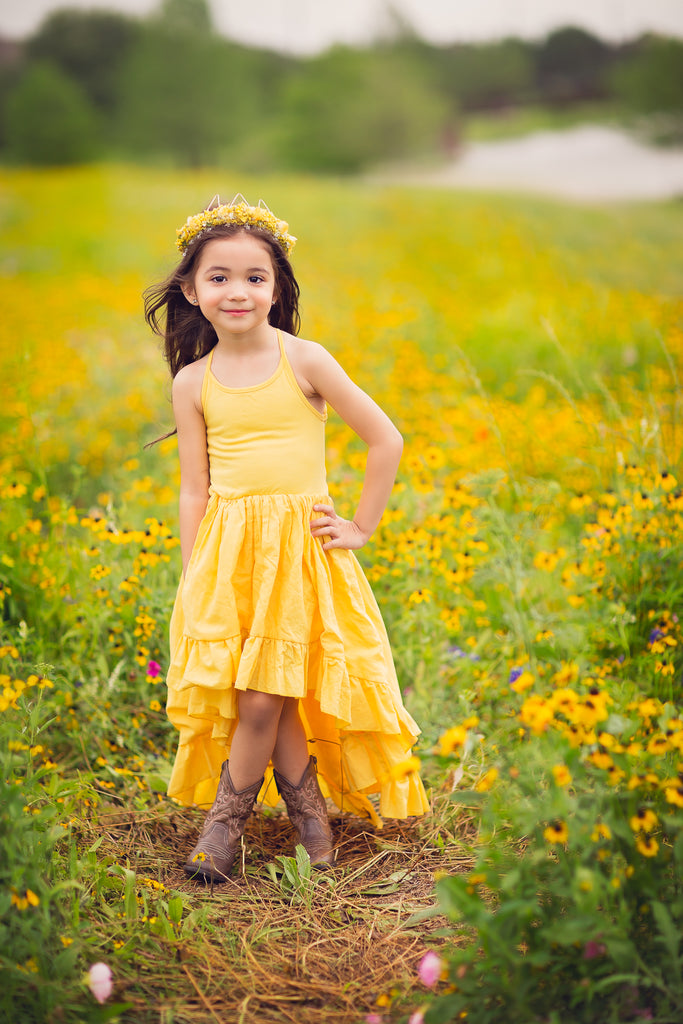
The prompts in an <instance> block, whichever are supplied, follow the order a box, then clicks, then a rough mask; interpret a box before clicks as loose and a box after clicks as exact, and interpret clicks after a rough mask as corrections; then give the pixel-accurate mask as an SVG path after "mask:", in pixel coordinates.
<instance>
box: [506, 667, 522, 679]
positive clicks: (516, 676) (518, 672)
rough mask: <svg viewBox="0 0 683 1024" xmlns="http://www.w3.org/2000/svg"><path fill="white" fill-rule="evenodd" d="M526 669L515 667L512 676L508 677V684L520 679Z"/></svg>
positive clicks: (511, 670)
mask: <svg viewBox="0 0 683 1024" xmlns="http://www.w3.org/2000/svg"><path fill="white" fill-rule="evenodd" d="M523 671H524V669H523V668H522V666H521V665H513V666H512V668H511V669H510V675H509V676H508V682H509V683H514V681H515V679H519V677H520V676H521V674H522V672H523Z"/></svg>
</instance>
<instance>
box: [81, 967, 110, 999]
mask: <svg viewBox="0 0 683 1024" xmlns="http://www.w3.org/2000/svg"><path fill="white" fill-rule="evenodd" d="M87 984H88V988H89V989H90V991H91V992H92V994H93V995H94V997H95V999H96V1000H97V1002H98V1003H104V1002H106V1001H107V999H109V996H110V995H111V990H112V988H113V984H112V978H111V968H110V967H108V966H107V964H103V963H99V964H93V965H92V967H91V968H90V970H89V971H88V974H87Z"/></svg>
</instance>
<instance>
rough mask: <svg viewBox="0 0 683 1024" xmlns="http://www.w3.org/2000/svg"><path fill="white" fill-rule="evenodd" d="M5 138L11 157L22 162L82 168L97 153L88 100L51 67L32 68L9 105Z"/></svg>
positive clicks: (93, 117)
mask: <svg viewBox="0 0 683 1024" xmlns="http://www.w3.org/2000/svg"><path fill="white" fill-rule="evenodd" d="M5 137H6V141H7V149H8V152H9V153H10V154H11V156H12V158H13V159H14V160H16V161H18V162H21V163H29V164H31V163H32V164H74V163H83V162H84V161H86V160H89V159H91V158H92V157H93V156H94V155H95V154H96V152H97V149H98V136H97V122H96V119H95V115H94V112H93V109H92V107H91V105H90V103H89V102H88V99H87V97H86V96H85V94H84V93H83V92H82V90H81V89H80V88H79V87H78V85H76V83H75V82H73V81H72V80H71V79H69V78H67V77H66V75H64V73H63V72H62V71H60V70H59V69H58V68H57V67H55V66H54V65H52V64H50V63H47V62H41V63H36V64H31V65H30V66H29V67H28V69H27V70H26V73H25V74H24V75H23V77H22V78H21V81H20V82H19V84H18V85H17V87H16V89H15V90H14V92H13V93H12V94H11V96H10V97H9V99H8V100H7V105H6V108H5Z"/></svg>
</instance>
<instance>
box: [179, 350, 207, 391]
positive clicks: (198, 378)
mask: <svg viewBox="0 0 683 1024" xmlns="http://www.w3.org/2000/svg"><path fill="white" fill-rule="evenodd" d="M209 355H210V353H208V354H207V355H205V356H202V357H201V359H195V361H194V362H193V363H188V364H187V365H186V366H183V367H182V368H181V369H180V370H178V372H177V374H176V375H175V377H174V378H173V386H172V387H173V395H174V396H177V397H181V396H184V395H185V396H192V397H196V396H197V394H199V395H201V391H202V382H203V380H204V373H205V371H206V364H207V363H208V361H209Z"/></svg>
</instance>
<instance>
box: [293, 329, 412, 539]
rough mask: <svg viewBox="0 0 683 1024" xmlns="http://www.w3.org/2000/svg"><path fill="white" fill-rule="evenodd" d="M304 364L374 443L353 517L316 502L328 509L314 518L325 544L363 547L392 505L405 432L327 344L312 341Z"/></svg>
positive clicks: (314, 382) (340, 409)
mask: <svg viewBox="0 0 683 1024" xmlns="http://www.w3.org/2000/svg"><path fill="white" fill-rule="evenodd" d="M301 365H302V369H303V370H304V371H305V373H306V377H307V379H308V381H309V382H310V384H311V385H312V387H313V388H315V391H316V392H317V394H319V395H321V396H322V397H323V398H324V399H325V401H326V402H327V403H328V404H329V405H331V406H332V408H333V409H334V410H335V412H337V413H338V414H339V415H340V416H341V418H342V419H343V420H344V422H345V423H347V424H348V426H350V427H351V429H352V430H353V431H355V433H356V434H358V436H359V437H360V438H361V440H363V441H365V443H366V444H367V446H368V457H367V463H366V466H365V479H364V481H363V490H362V492H361V496H360V501H359V502H358V507H357V508H356V512H355V515H354V517H353V519H352V520H351V521H349V520H346V519H342V518H341V516H338V515H337V514H336V513H335V511H334V508H333V507H332V506H331V505H315V506H314V508H315V510H316V511H319V512H324V513H325V514H324V515H323V516H321V518H320V519H315V520H313V522H312V523H311V532H312V533H313V535H314V536H315V537H325V536H327V537H328V538H329V539H328V540H326V542H325V543H324V544H323V548H324V549H325V550H328V549H330V548H360V547H362V546H363V544H365V543H366V541H367V540H369V538H370V537H371V535H372V534H373V532H374V531H375V529H376V527H377V526H378V524H379V521H380V519H381V518H382V513H383V512H384V509H385V508H386V505H387V502H388V500H389V495H390V494H391V489H392V487H393V486H394V480H395V479H396V471H397V469H398V464H399V462H400V459H401V452H402V451H403V438H402V437H401V435H400V433H399V432H398V430H397V429H396V427H395V426H394V424H393V423H392V422H391V420H390V419H389V417H388V416H387V415H386V413H385V412H383V411H382V409H380V407H379V406H378V405H377V403H376V402H374V401H373V400H372V399H371V398H370V396H369V395H367V394H366V393H365V392H364V391H362V390H361V388H359V387H358V385H357V384H354V383H353V381H352V380H351V379H350V377H348V376H347V374H346V373H345V372H344V370H342V368H341V366H340V365H339V363H338V362H337V361H336V359H334V357H333V356H331V355H330V353H329V352H327V351H326V350H325V349H324V348H322V347H321V346H319V345H313V344H312V345H311V347H310V349H308V351H307V352H306V358H305V360H302V364H301Z"/></svg>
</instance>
